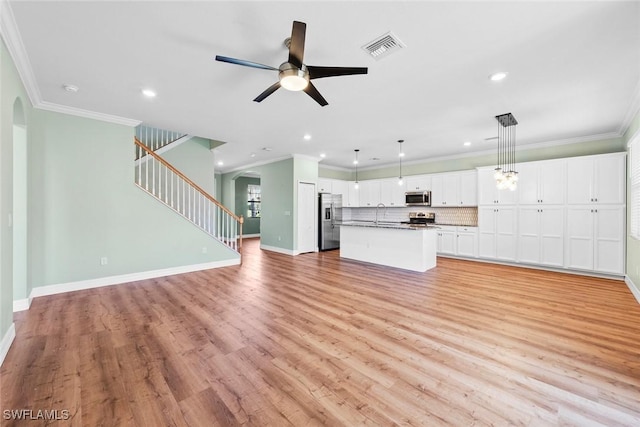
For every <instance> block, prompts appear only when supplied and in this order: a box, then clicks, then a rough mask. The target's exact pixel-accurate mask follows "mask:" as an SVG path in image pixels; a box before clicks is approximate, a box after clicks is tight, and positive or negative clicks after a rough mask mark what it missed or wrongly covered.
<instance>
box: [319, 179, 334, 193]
mask: <svg viewBox="0 0 640 427" xmlns="http://www.w3.org/2000/svg"><path fill="white" fill-rule="evenodd" d="M332 192H333V180H332V179H328V178H318V193H332Z"/></svg>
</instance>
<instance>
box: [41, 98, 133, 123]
mask: <svg viewBox="0 0 640 427" xmlns="http://www.w3.org/2000/svg"><path fill="white" fill-rule="evenodd" d="M34 108H39V109H41V110H47V111H53V112H55V113H63V114H70V115H72V116H80V117H86V118H88V119H94V120H101V121H103V122H109V123H115V124H118V125H125V126H131V127H136V126H138V125H139V124H140V123H142V122H141V121H140V120H133V119H128V118H126V117H120V116H113V115H111V114H104V113H97V112H95V111H89V110H83V109H81V108H75V107H69V106H66V105H61V104H54V103H53V102H47V101H41V102H40V103H39V104H37V105H34Z"/></svg>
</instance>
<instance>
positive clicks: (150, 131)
mask: <svg viewBox="0 0 640 427" xmlns="http://www.w3.org/2000/svg"><path fill="white" fill-rule="evenodd" d="M185 136H186V135H185V134H183V133H180V132H175V131H170V130H164V129H158V128H153V127H149V126H144V125H140V126H138V127H137V128H136V138H137V139H138V141H140V142H142V144H144V145H145V146H146V147H148V148H149V149H150V151H158V150H159V149H161V148H163V147H166V146H167V145H169V144H172V143H173V142H176V141H177V140H179V139H180V138H183V137H185ZM139 154H140V155H141V156H145V155H146V152H140V153H139ZM139 158H140V157H136V160H137V159H139Z"/></svg>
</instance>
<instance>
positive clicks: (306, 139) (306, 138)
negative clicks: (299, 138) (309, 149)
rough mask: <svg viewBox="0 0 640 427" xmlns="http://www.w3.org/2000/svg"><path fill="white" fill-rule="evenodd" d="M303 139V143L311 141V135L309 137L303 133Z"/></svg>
mask: <svg viewBox="0 0 640 427" xmlns="http://www.w3.org/2000/svg"><path fill="white" fill-rule="evenodd" d="M303 138H304V140H305V141H308V140H310V139H311V135H309V134H308V133H305V134H304V136H303Z"/></svg>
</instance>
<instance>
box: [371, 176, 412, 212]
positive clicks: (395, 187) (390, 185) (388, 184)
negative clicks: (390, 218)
mask: <svg viewBox="0 0 640 427" xmlns="http://www.w3.org/2000/svg"><path fill="white" fill-rule="evenodd" d="M398 182H399V181H398V178H389V179H383V180H380V203H383V204H384V205H385V206H388V207H389V206H390V207H399V206H404V193H405V184H402V185H399V184H398ZM376 204H377V203H376Z"/></svg>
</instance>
